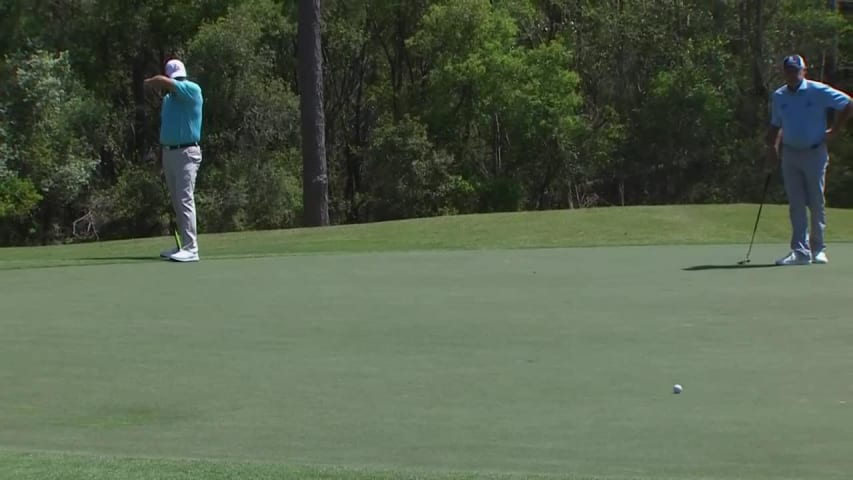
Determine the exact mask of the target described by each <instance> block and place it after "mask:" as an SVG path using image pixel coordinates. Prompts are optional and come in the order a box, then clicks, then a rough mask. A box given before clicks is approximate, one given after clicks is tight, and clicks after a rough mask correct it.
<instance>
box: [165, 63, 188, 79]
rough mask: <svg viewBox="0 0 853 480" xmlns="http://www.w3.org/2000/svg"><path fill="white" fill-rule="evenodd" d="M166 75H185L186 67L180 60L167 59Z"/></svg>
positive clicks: (175, 76)
mask: <svg viewBox="0 0 853 480" xmlns="http://www.w3.org/2000/svg"><path fill="white" fill-rule="evenodd" d="M166 76H167V77H169V78H177V77H186V76H187V67H185V66H184V63H183V62H181V61H180V60H169V61H168V62H167V63H166Z"/></svg>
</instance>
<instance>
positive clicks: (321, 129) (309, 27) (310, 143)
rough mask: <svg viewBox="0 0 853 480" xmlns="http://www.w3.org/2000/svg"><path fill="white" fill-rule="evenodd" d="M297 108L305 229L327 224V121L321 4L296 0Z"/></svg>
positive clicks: (313, 0)
mask: <svg viewBox="0 0 853 480" xmlns="http://www.w3.org/2000/svg"><path fill="white" fill-rule="evenodd" d="M298 37H299V91H300V92H299V93H300V95H299V106H300V111H301V114H302V202H303V208H304V222H305V225H306V226H309V227H317V226H324V225H328V224H329V179H328V175H327V174H326V119H325V114H324V111H323V49H322V44H321V39H320V0H299V27H298Z"/></svg>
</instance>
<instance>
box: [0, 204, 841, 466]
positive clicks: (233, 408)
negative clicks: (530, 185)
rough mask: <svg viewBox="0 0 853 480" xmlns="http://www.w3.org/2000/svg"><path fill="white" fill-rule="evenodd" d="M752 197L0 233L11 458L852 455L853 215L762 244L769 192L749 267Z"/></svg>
mask: <svg viewBox="0 0 853 480" xmlns="http://www.w3.org/2000/svg"><path fill="white" fill-rule="evenodd" d="M754 215H755V207H752V206H733V207H689V208H648V209H636V210H632V209H625V210H622V209H613V210H609V211H605V210H599V211H595V210H591V211H583V212H569V213H567V212H546V213H537V214H528V215H502V216H484V217H463V218H454V219H434V220H426V221H414V222H403V223H389V224H382V225H373V226H358V227H341V228H335V229H330V230H326V231H322V230H314V231H294V232H261V233H254V234H242V235H237V234H234V235H224V236H208V237H207V240H205V238H204V237H203V238H202V242H205V241H206V242H207V243H203V244H202V245H203V248H207V250H203V252H202V254H203V257H202V262H201V263H199V264H191V265H176V264H171V263H168V262H163V261H159V260H151V261H149V260H148V259H147V258H148V257H151V256H156V254H157V251H158V249H159V247H160V246H168V243H169V241H168V239H147V240H138V241H131V242H116V243H104V244H93V245H82V246H67V247H50V248H34V249H6V250H0V270H2V271H0V303H2V305H3V309H2V315H0V478H4V479H5V478H10V479H12V478H14V479H25V480H36V479H38V480H42V479H60V478H62V479H87V480H88V479H99V480H100V479H107V478H122V479H132V480H141V479H145V480H149V479H150V480H153V479H158V480H160V479H169V480H178V479H181V480H183V479H189V478H204V479H226V478H227V479H231V478H241V479H242V478H252V479H272V478H317V479H320V478H322V479H341V480H356V479H358V480H361V479H368V478H387V479H390V478H427V479H449V478H471V479H480V478H525V477H529V476H531V475H541V476H544V477H555V478H571V479H581V478H583V479H586V478H589V479H627V478H636V479H658V478H680V479H697V480H698V479H721V480H722V479H740V478H750V479H752V478H754V479H780V478H791V479H793V478H809V479H834V478H839V479H840V478H847V476H848V475H849V472H851V471H853V455H851V454H850V452H853V436H851V435H850V425H853V376H851V371H853V349H851V348H850V346H851V345H853V322H851V311H853V308H851V307H853V296H851V293H850V292H851V287H853V281H851V278H853V244H849V243H843V242H844V241H848V240H853V216H851V215H850V212H842V211H832V212H830V217H829V221H830V232H831V233H828V237H829V240H830V242H831V245H830V250H829V255H830V261H831V263H830V264H829V265H826V266H815V265H812V266H805V267H786V268H769V267H767V266H766V264H768V263H771V262H772V260H773V259H774V258H776V257H777V256H779V255H781V254H783V253H785V250H786V248H787V247H786V240H785V237H786V236H787V224H786V223H785V222H786V220H785V214H784V210H783V208H782V207H773V208H769V209H768V208H766V209H765V215H766V217H765V218H763V219H762V226H761V229H760V231H759V242H761V244H759V245H757V246H756V248H755V249H754V250H753V254H752V258H753V264H752V265H751V266H749V268H732V267H733V266H734V264H735V263H736V262H737V261H738V260H740V259H741V258H742V257H743V255H744V254H745V252H746V243H747V242H748V241H749V234H750V233H751V228H752V221H754ZM619 222H621V223H619ZM549 226H550V228H549ZM626 238H627V240H626ZM703 238H704V239H705V241H707V242H711V243H720V244H726V245H701V243H702V240H703ZM735 242H737V244H733V243H735ZM767 242H775V243H772V244H767ZM620 243H628V244H635V245H634V246H621V247H617V246H593V245H596V244H600V245H618V244H620ZM656 244H657V245H656ZM663 244H680V245H663ZM685 244H690V245H685ZM205 245H209V247H205ZM570 246H585V247H586V248H558V247H570ZM517 247H525V248H517ZM541 247H548V248H541ZM285 253H306V254H305V255H281V254H285ZM307 253H310V254H307ZM332 253H334V254H332ZM69 264H77V265H76V266H68V265H69ZM56 265H60V266H61V265H65V266H63V267H62V268H36V267H50V266H56ZM674 383H681V384H682V385H683V386H684V393H682V394H681V395H673V394H672V393H671V387H672V385H673V384H674Z"/></svg>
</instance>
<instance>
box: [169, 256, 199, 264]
mask: <svg viewBox="0 0 853 480" xmlns="http://www.w3.org/2000/svg"><path fill="white" fill-rule="evenodd" d="M169 260H171V261H173V262H179V263H189V262H197V261H199V257H198V255H195V256H193V257H188V258H187V257H185V258H175V257H174V255H173V256H171V257H169Z"/></svg>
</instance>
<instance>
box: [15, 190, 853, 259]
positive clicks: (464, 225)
mask: <svg viewBox="0 0 853 480" xmlns="http://www.w3.org/2000/svg"><path fill="white" fill-rule="evenodd" d="M756 213H757V206H755V205H726V206H715V205H695V206H681V207H630V208H601V209H584V210H573V211H545V212H531V213H503V214H493V215H465V216H448V217H438V218H430V219H419V220H406V221H398V222H386V223H376V224H363V225H347V226H336V227H329V228H323V229H292V230H277V231H264V232H251V233H243V232H241V233H228V234H218V235H205V234H202V235H201V237H200V242H201V247H202V255H203V257H204V258H206V259H210V258H229V257H240V256H253V257H257V256H269V255H285V254H306V253H332V252H389V251H413V250H437V249H438V250H448V249H451V250H458V249H464V250H469V249H483V248H493V249H506V248H554V247H589V246H608V245H609V246H622V245H669V244H694V245H698V244H734V243H737V244H748V243H749V238H750V235H751V234H752V228H753V225H754V222H755V215H756ZM827 218H828V223H829V228H828V231H827V238H828V239H829V240H830V241H833V242H847V241H853V210H838V209H830V210H829V211H828V213H827ZM788 235H789V228H788V220H787V207H785V206H780V205H765V207H764V211H763V212H762V219H761V224H760V227H759V232H758V235H757V238H756V241H757V242H759V243H762V242H764V243H766V242H772V243H779V242H781V243H783V244H784V243H787V238H788ZM173 245H174V240H173V239H172V238H170V237H160V238H146V239H137V240H128V241H119V242H101V243H87V244H80V245H68V246H51V247H41V248H0V269H10V268H32V267H46V266H57V265H84V264H97V263H121V262H124V263H131V262H139V261H144V260H148V259H151V258H152V257H155V258H156V256H157V254H158V252H159V251H160V250H162V249H164V248H168V247H170V246H173ZM744 253H745V252H744Z"/></svg>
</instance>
